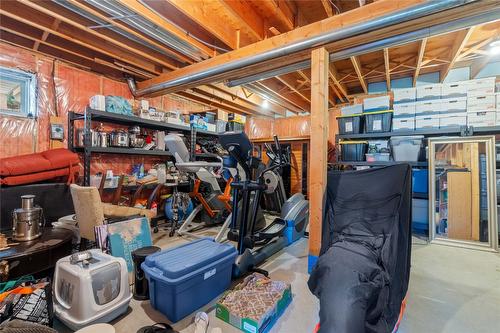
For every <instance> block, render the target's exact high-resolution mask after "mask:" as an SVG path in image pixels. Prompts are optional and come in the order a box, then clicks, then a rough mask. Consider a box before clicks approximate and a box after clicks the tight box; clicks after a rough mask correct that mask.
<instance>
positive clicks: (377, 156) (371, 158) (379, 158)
mask: <svg viewBox="0 0 500 333" xmlns="http://www.w3.org/2000/svg"><path fill="white" fill-rule="evenodd" d="M365 156H366V161H367V162H388V161H390V156H391V154H389V153H373V154H365Z"/></svg>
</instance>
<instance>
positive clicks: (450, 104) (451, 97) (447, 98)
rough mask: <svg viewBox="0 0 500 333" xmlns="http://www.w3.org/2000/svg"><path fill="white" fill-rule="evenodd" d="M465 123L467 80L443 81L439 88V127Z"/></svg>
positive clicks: (458, 125) (464, 124)
mask: <svg viewBox="0 0 500 333" xmlns="http://www.w3.org/2000/svg"><path fill="white" fill-rule="evenodd" d="M466 125H467V82H453V83H444V84H443V86H442V88H441V115H440V117H439V127H440V128H446V127H460V126H466Z"/></svg>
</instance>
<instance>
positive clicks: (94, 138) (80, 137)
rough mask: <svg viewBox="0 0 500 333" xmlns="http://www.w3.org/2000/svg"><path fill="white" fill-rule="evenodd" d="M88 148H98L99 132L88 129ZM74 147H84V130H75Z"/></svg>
mask: <svg viewBox="0 0 500 333" xmlns="http://www.w3.org/2000/svg"><path fill="white" fill-rule="evenodd" d="M89 131H90V146H91V147H98V146H99V141H100V140H99V132H96V131H94V130H93V129H90V130H89ZM75 141H76V146H77V147H84V146H85V128H79V129H77V130H76V140H75Z"/></svg>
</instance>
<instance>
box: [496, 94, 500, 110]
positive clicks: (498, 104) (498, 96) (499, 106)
mask: <svg viewBox="0 0 500 333" xmlns="http://www.w3.org/2000/svg"><path fill="white" fill-rule="evenodd" d="M496 99H497V111H500V93H497V98H496Z"/></svg>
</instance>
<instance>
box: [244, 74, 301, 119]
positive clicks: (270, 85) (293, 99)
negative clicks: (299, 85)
mask: <svg viewBox="0 0 500 333" xmlns="http://www.w3.org/2000/svg"><path fill="white" fill-rule="evenodd" d="M254 84H255V85H256V86H257V87H260V89H263V90H264V91H265V92H267V94H273V95H274V97H275V98H277V99H278V100H283V101H284V102H285V103H288V104H291V105H294V106H295V108H289V110H290V111H293V112H303V111H308V112H309V109H310V107H311V104H310V103H308V102H307V101H305V100H304V99H303V98H302V97H300V96H298V95H296V94H293V95H288V96H285V95H280V94H278V93H276V91H279V90H280V89H281V88H282V87H286V86H285V85H284V84H283V83H282V82H280V81H278V80H264V81H261V82H255V83H254ZM283 105H284V106H285V107H287V106H286V104H283ZM287 108H288V107H287Z"/></svg>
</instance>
